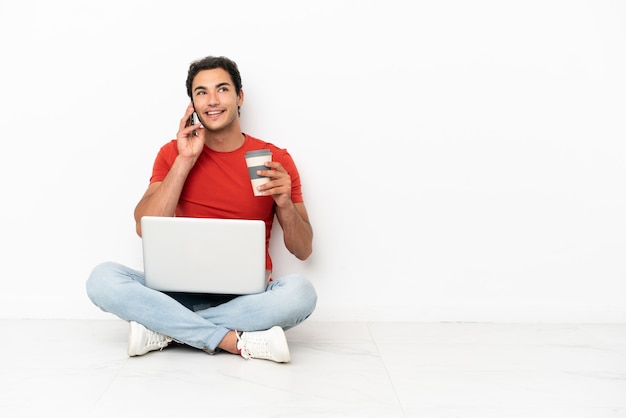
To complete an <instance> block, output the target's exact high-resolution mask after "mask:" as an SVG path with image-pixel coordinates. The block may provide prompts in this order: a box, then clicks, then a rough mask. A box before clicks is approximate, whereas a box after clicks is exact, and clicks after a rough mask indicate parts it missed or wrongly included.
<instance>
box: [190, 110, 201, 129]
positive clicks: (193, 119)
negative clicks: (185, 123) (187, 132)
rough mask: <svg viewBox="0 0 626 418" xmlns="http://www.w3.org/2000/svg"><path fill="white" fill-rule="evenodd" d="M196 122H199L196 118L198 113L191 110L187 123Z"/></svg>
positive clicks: (194, 123) (192, 123)
mask: <svg viewBox="0 0 626 418" xmlns="http://www.w3.org/2000/svg"><path fill="white" fill-rule="evenodd" d="M198 123H200V120H199V119H198V114H197V113H196V112H193V113H192V114H191V116H189V125H190V126H191V125H196V124H198Z"/></svg>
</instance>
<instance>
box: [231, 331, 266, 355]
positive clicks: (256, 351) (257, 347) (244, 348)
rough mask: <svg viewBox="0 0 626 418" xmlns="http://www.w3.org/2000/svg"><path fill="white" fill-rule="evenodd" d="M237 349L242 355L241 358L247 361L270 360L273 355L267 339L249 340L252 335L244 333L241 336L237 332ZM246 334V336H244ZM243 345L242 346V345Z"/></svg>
mask: <svg viewBox="0 0 626 418" xmlns="http://www.w3.org/2000/svg"><path fill="white" fill-rule="evenodd" d="M235 334H236V335H237V348H238V349H239V352H240V353H241V356H242V357H243V358H245V359H249V358H252V357H254V358H270V357H271V353H270V352H269V350H268V348H267V339H265V338H258V339H255V338H249V337H250V334H248V333H242V334H241V336H240V335H239V333H238V332H237V331H235ZM244 334H245V335H244ZM239 343H241V346H240V344H239Z"/></svg>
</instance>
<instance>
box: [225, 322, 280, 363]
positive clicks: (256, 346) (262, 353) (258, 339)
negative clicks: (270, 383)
mask: <svg viewBox="0 0 626 418" xmlns="http://www.w3.org/2000/svg"><path fill="white" fill-rule="evenodd" d="M237 340H238V341H237V349H238V350H239V352H240V353H241V357H243V358H245V359H249V358H258V359H263V360H272V361H275V362H277V363H288V362H289V360H291V357H290V356H289V346H288V345H287V339H286V338H285V332H284V331H283V329H282V328H281V327H279V326H275V327H272V328H270V329H268V330H267V331H254V332H243V333H241V336H239V333H237Z"/></svg>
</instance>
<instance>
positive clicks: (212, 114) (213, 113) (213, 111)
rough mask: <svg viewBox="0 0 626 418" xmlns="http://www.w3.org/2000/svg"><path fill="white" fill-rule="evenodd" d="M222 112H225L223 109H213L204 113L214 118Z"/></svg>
mask: <svg viewBox="0 0 626 418" xmlns="http://www.w3.org/2000/svg"><path fill="white" fill-rule="evenodd" d="M222 113H224V111H223V110H211V111H209V112H205V113H204V114H205V115H206V116H207V117H208V118H214V117H217V116H219V115H221V114H222Z"/></svg>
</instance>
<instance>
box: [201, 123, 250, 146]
mask: <svg viewBox="0 0 626 418" xmlns="http://www.w3.org/2000/svg"><path fill="white" fill-rule="evenodd" d="M244 140H245V137H244V135H243V134H242V133H241V129H240V127H239V124H233V125H232V126H231V127H230V128H229V129H228V130H224V131H217V132H216V131H213V132H211V131H208V130H206V129H205V130H204V143H205V144H206V146H207V147H209V148H211V149H212V150H213V151H218V152H230V151H234V150H236V149H237V148H239V147H241V146H242V145H243V142H244Z"/></svg>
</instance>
